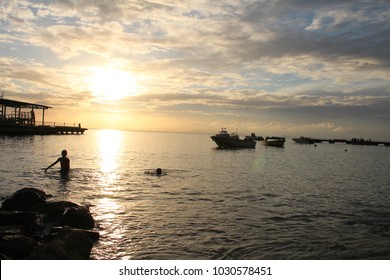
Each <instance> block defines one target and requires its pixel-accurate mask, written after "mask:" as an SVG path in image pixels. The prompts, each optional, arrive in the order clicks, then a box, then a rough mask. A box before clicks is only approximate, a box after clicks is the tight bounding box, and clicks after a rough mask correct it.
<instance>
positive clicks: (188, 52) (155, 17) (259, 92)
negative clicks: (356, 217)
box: [0, 0, 390, 140]
mask: <svg viewBox="0 0 390 280" xmlns="http://www.w3.org/2000/svg"><path fill="white" fill-rule="evenodd" d="M0 3H1V4H0V92H3V93H4V98H8V99H16V100H20V101H26V102H33V103H37V104H44V105H49V106H52V107H53V108H52V109H50V110H48V111H47V112H45V119H46V121H55V122H66V123H81V124H82V126H83V127H88V128H112V129H124V130H142V131H170V132H194V133H211V134H214V133H216V132H218V130H220V128H222V127H223V128H227V129H228V130H229V131H232V132H238V133H240V134H248V133H250V132H255V133H256V134H257V135H262V136H271V135H275V136H300V135H304V136H313V137H344V138H352V137H364V138H372V139H377V140H390V1H388V0H383V1H381V0H377V1H368V0H364V1H363V0H362V1H356V0H354V1H348V0H317V1H310V0H289V1H282V0H257V1H254V0H225V1H206V0H180V1H179V0H149V1H147V0H120V1H118V0H53V1H24V0H17V1H16V0H15V1H12V0H0Z"/></svg>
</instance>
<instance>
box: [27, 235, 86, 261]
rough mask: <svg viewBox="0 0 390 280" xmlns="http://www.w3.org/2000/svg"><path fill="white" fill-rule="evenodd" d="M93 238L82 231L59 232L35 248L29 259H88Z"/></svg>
mask: <svg viewBox="0 0 390 280" xmlns="http://www.w3.org/2000/svg"><path fill="white" fill-rule="evenodd" d="M92 245H93V243H92V240H91V238H89V236H88V235H87V234H86V233H84V232H81V231H68V232H66V233H62V234H61V233H58V236H56V238H55V239H54V240H52V241H50V242H48V243H45V244H43V245H42V246H40V247H38V248H37V249H36V250H34V251H33V252H32V253H31V254H30V255H29V256H28V257H27V259H29V260H87V259H89V258H90V254H91V250H92Z"/></svg>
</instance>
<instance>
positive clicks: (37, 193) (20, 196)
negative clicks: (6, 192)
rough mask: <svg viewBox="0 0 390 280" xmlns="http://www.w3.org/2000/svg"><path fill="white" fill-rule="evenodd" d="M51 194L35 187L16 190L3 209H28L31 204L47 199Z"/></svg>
mask: <svg viewBox="0 0 390 280" xmlns="http://www.w3.org/2000/svg"><path fill="white" fill-rule="evenodd" d="M48 196H49V195H48V194H46V193H45V192H44V191H41V190H38V189H35V188H24V189H21V190H18V191H17V192H15V193H14V194H13V195H12V196H11V197H9V198H7V199H6V200H5V201H4V202H3V204H2V206H1V209H4V210H20V211H23V210H27V209H29V208H30V207H31V206H33V205H35V204H39V203H43V202H45V201H46V198H47V197H48Z"/></svg>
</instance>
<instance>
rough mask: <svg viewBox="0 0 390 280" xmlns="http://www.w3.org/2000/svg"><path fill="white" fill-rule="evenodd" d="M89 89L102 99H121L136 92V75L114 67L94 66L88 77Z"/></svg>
mask: <svg viewBox="0 0 390 280" xmlns="http://www.w3.org/2000/svg"><path fill="white" fill-rule="evenodd" d="M88 84H89V89H90V90H91V91H92V93H93V95H94V96H95V97H97V98H98V99H100V100H103V101H110V100H120V99H123V98H125V97H126V96H133V95H135V94H136V79H135V76H134V75H133V74H132V73H130V72H127V71H123V70H119V69H116V68H112V67H102V68H94V69H93V70H92V73H91V75H90V77H89V78H88Z"/></svg>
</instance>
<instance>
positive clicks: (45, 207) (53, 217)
mask: <svg viewBox="0 0 390 280" xmlns="http://www.w3.org/2000/svg"><path fill="white" fill-rule="evenodd" d="M70 207H81V206H79V205H78V204H76V203H73V202H69V201H53V202H46V203H41V204H36V205H34V206H32V207H31V208H30V209H29V210H30V211H33V212H38V213H41V214H46V215H47V216H48V218H49V220H50V221H57V220H59V219H60V218H61V217H62V215H63V214H64V213H65V211H66V210H67V209H68V208H70Z"/></svg>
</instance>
